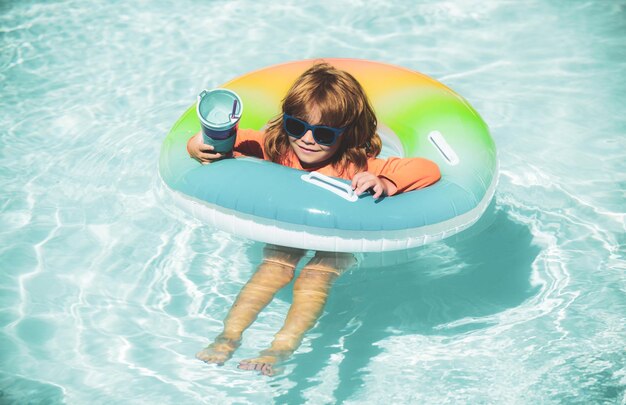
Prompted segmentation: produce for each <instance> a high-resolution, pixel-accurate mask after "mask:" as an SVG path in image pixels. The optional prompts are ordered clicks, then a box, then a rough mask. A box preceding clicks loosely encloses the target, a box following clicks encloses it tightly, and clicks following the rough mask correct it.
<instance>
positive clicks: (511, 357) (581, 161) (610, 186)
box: [0, 0, 626, 404]
mask: <svg viewBox="0 0 626 405" xmlns="http://www.w3.org/2000/svg"><path fill="white" fill-rule="evenodd" d="M625 33H626V2H625V1H621V0H613V1H609V0H607V1H601V0H599V1H582V0H573V1H565V0H558V1H557V0H541V1H540V0H536V1H533V0H530V1H525V2H513V1H506V0H502V1H489V2H484V1H478V0H458V1H443V2H442V1H435V0H432V1H389V2H379V3H377V4H374V3H373V2H364V1H359V0H353V1H350V2H336V1H327V0H322V1H319V2H311V3H306V4H305V3H303V2H296V1H292V0H286V1H281V2H255V1H251V0H240V1H239V0H234V1H211V2H201V1H195V0H181V1H172V0H167V1H166V0H161V1H158V2H148V1H140V0H137V1H131V2H122V1H116V0H113V1H104V0H93V1H75V0H68V1H42V2H36V1H27V0H25V1H18V0H14V1H4V2H2V3H0V49H1V51H0V83H1V87H0V88H1V90H0V94H1V97H0V131H1V132H0V190H1V192H0V268H1V270H0V328H1V329H0V403H3V404H4V403H7V404H23V403H32V404H35V403H42V404H44V403H45V404H171V403H184V404H196V403H197V404H203V403H205V404H246V403H289V404H295V403H310V404H334V403H346V404H357V403H371V404H378V403H437V404H444V403H449V404H458V403H472V404H475V403H498V404H500V403H506V404H536V403H544V404H553V403H554V404H557V403H568V404H569V403H580V404H591V403H600V404H605V403H607V404H613V403H626V393H625V392H626V368H625V365H626V352H625V351H624V347H626V272H625V271H626V258H625V245H626V236H625V235H626V225H625V221H626V214H625V212H626V192H625V190H626V142H625V139H626V115H625V114H624V106H625V105H626V41H625V40H624V38H625V35H624V34H625ZM318 57H351V58H363V59H371V60H376V61H382V62H387V63H392V64H396V65H400V66H405V67H407V68H410V69H413V70H417V71H420V72H423V73H425V74H428V75H430V76H432V77H434V78H435V79H438V80H440V81H441V82H443V83H445V84H446V85H448V86H450V87H451V88H452V89H454V90H455V91H457V92H458V93H460V94H462V95H463V96H464V97H465V98H466V99H467V100H468V101H469V102H470V103H471V104H472V105H473V106H474V107H475V108H476V109H477V111H478V112H479V113H480V114H481V115H482V116H483V118H484V119H485V121H486V122H487V123H488V124H489V126H490V128H491V130H492V134H493V137H494V139H495V141H496V144H497V146H498V153H499V161H500V168H501V175H500V182H499V185H498V188H497V191H496V195H495V200H494V202H493V203H492V205H491V206H490V207H489V209H488V211H487V213H486V214H485V216H484V217H483V218H482V219H481V221H480V222H479V223H478V224H477V225H476V226H474V227H473V228H471V229H469V230H468V231H466V232H464V233H462V234H460V235H458V237H454V238H451V239H448V240H444V241H442V242H437V243H433V244H431V245H427V246H425V247H422V248H419V249H414V250H411V251H406V252H399V253H396V254H392V255H382V254H379V255H371V256H370V257H361V258H360V259H361V262H360V265H359V267H357V268H355V269H353V270H352V271H351V272H349V273H348V274H346V275H344V276H342V277H341V278H340V279H339V281H338V282H337V283H336V285H335V286H334V287H333V291H332V293H331V297H330V299H329V302H328V304H327V306H326V308H325V311H324V315H323V316H322V318H321V319H320V321H319V323H318V324H317V325H316V327H315V328H314V329H312V330H311V331H310V332H309V333H308V334H307V336H306V338H305V340H304V342H303V344H302V346H301V348H300V349H299V350H298V351H297V352H296V354H295V355H294V356H293V358H292V359H291V360H290V361H289V362H288V363H287V365H286V367H285V370H284V372H283V373H282V374H280V375H278V376H275V377H271V378H268V377H262V376H259V375H257V374H255V373H251V372H245V371H241V370H238V369H237V367H236V365H237V362H238V360H241V359H245V358H249V357H252V356H255V355H256V353H258V351H259V350H261V349H263V348H265V347H266V346H267V345H268V344H269V342H270V341H271V339H272V336H273V334H274V333H275V332H276V331H277V330H278V328H279V327H280V326H281V324H282V321H283V319H284V315H285V313H286V311H287V309H288V307H289V304H290V302H291V291H290V287H288V288H287V289H286V290H284V291H281V292H280V293H279V294H278V295H277V297H276V299H275V300H274V302H273V303H272V304H270V305H269V306H268V307H267V308H266V310H265V311H264V312H263V313H262V314H261V315H260V316H259V318H258V320H257V321H256V322H255V323H254V325H253V326H252V327H251V328H250V329H249V330H248V331H247V332H246V334H245V335H244V341H243V345H242V347H241V348H240V349H239V351H238V352H237V353H236V354H235V356H234V358H233V359H232V360H231V361H229V362H227V363H226V365H224V366H223V367H217V366H210V365H206V364H204V363H202V362H200V361H198V360H196V359H195V358H194V353H195V352H196V351H198V350H199V349H200V348H201V347H203V346H205V345H206V344H207V343H208V342H209V341H210V339H211V338H213V337H215V335H216V334H217V333H219V332H220V330H221V326H222V323H221V322H222V320H223V318H224V316H225V315H226V313H227V311H228V308H229V307H230V305H231V304H232V302H233V300H234V298H235V297H236V295H237V293H238V292H239V290H240V289H241V287H242V286H243V284H244V283H245V282H246V281H247V279H248V278H249V277H250V276H251V274H253V272H254V269H255V266H256V265H258V264H259V262H260V260H261V251H262V245H261V244H259V243H255V242H252V241H249V240H245V239H241V238H238V237H235V236H233V235H229V234H227V233H224V232H220V231H217V230H215V229H211V228H209V227H207V226H204V225H203V224H202V223H200V222H199V221H197V220H195V219H194V218H192V217H190V216H189V215H188V214H186V213H185V212H182V211H179V210H177V209H176V208H174V207H173V206H172V204H171V200H170V196H168V193H167V191H166V190H164V188H163V187H162V185H161V183H160V180H159V178H158V174H157V159H158V155H159V150H160V147H161V142H162V140H163V139H164V138H165V135H166V134H167V132H168V130H169V128H170V127H171V125H172V124H173V123H174V122H175V121H176V119H177V118H178V117H179V116H180V115H181V114H182V113H183V112H184V111H185V110H186V108H188V107H189V106H190V105H191V104H192V103H193V102H194V101H195V99H196V96H197V94H198V93H199V92H200V91H201V90H202V89H205V88H213V87H216V86H218V85H219V84H220V83H223V82H226V81H228V80H229V79H232V78H233V77H235V76H238V75H241V74H243V73H246V72H248V71H251V70H254V69H259V68H262V67H265V66H269V65H272V64H277V63H281V62H286V61H292V60H298V59H305V58H318Z"/></svg>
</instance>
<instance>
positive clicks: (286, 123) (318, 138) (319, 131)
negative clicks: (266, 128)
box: [283, 114, 346, 146]
mask: <svg viewBox="0 0 626 405" xmlns="http://www.w3.org/2000/svg"><path fill="white" fill-rule="evenodd" d="M283 127H284V128H285V131H287V134H289V136H291V137H293V138H297V139H300V138H302V137H303V136H304V134H306V131H308V130H309V129H310V130H311V133H312V134H313V139H315V142H317V143H318V144H320V145H324V146H330V145H332V144H334V143H335V142H336V141H337V138H339V135H341V133H342V132H343V131H345V129H346V128H345V127H344V128H333V127H327V126H324V125H310V124H309V123H308V122H306V121H302V120H299V119H297V118H295V117H292V116H291V115H289V114H283Z"/></svg>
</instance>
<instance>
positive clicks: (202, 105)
mask: <svg viewBox="0 0 626 405" xmlns="http://www.w3.org/2000/svg"><path fill="white" fill-rule="evenodd" d="M196 112H197V113H198V118H199V119H200V124H201V125H202V137H203V139H204V143H205V144H207V145H213V148H214V150H215V152H219V153H228V152H230V151H232V150H233V146H234V145H235V139H237V128H238V126H239V118H241V113H242V112H243V104H242V102H241V98H239V96H238V95H237V93H235V92H234V91H231V90H227V89H214V90H210V91H207V90H203V91H202V92H201V93H200V94H199V95H198V104H197V105H196Z"/></svg>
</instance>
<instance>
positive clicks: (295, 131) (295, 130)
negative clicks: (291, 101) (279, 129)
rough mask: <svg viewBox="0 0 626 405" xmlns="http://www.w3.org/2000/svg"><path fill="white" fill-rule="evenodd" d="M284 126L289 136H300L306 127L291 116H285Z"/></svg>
mask: <svg viewBox="0 0 626 405" xmlns="http://www.w3.org/2000/svg"><path fill="white" fill-rule="evenodd" d="M285 128H286V129H287V132H289V135H291V136H298V137H300V136H302V135H304V133H305V132H306V131H305V129H306V127H305V126H304V124H303V123H302V122H300V121H298V120H294V119H293V118H287V119H286V120H285Z"/></svg>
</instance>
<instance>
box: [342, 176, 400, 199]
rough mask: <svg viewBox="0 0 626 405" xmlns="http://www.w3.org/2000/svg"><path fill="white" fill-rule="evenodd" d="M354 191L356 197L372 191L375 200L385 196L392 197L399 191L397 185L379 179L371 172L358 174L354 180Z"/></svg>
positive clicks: (382, 178)
mask: <svg viewBox="0 0 626 405" xmlns="http://www.w3.org/2000/svg"><path fill="white" fill-rule="evenodd" d="M352 189H353V190H354V191H355V193H356V195H361V194H363V192H365V191H367V190H369V189H372V190H373V192H374V198H378V197H380V196H382V195H383V194H384V195H392V194H393V193H395V192H396V191H397V188H396V185H395V184H393V183H392V182H391V181H390V180H387V179H386V178H384V177H378V176H376V175H374V174H372V173H370V172H361V173H357V174H356V175H355V176H354V177H353V178H352Z"/></svg>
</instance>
